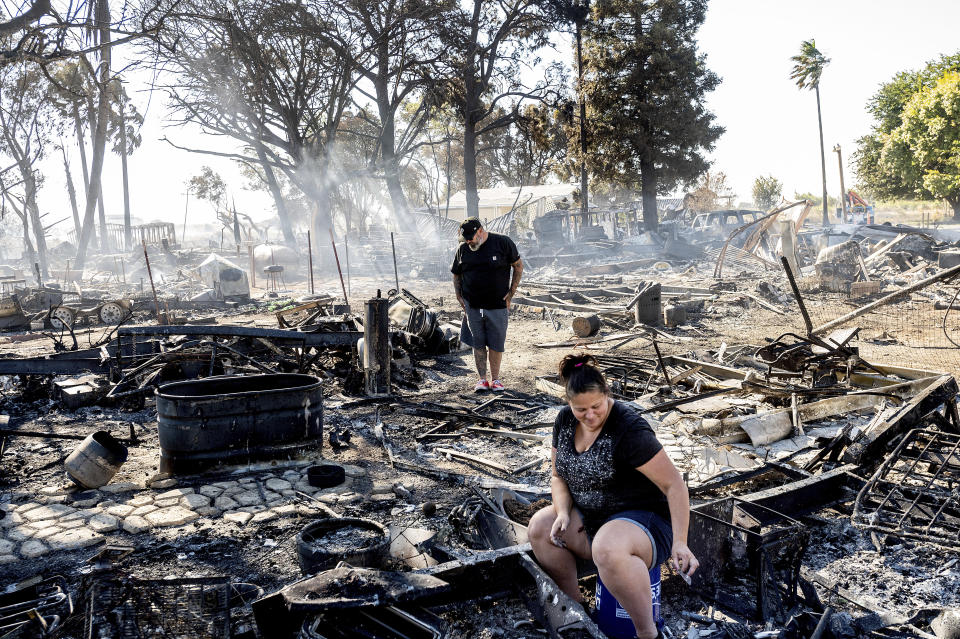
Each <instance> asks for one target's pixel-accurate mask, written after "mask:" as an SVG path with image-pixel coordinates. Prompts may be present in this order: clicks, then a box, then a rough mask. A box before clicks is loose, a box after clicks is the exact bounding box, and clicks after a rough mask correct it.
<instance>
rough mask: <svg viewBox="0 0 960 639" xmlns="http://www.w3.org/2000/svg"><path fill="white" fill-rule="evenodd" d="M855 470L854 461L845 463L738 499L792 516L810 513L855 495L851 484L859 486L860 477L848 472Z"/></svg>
mask: <svg viewBox="0 0 960 639" xmlns="http://www.w3.org/2000/svg"><path fill="white" fill-rule="evenodd" d="M856 469H857V466H856V465H855V464H846V465H844V466H840V467H839V468H834V469H833V470H830V471H827V472H824V473H820V474H819V475H815V476H813V477H807V478H804V479H799V480H797V481H793V482H790V483H789V484H785V485H783V486H776V487H774V488H768V489H766V490H760V491H757V492H755V493H750V494H748V495H743V496H742V497H741V498H740V499H742V500H744V501H749V502H751V503H754V504H760V505H761V506H765V507H766V508H769V509H770V510H775V511H777V512H781V513H790V514H791V515H793V516H796V515H798V514H805V513H810V512H814V511H816V510H819V509H821V508H823V507H825V506H829V505H830V504H835V503H837V502H840V501H845V500H847V499H852V498H853V497H855V496H856V492H855V491H853V488H852V486H851V484H857V489H859V488H860V486H859V484H860V483H861V482H860V480H858V479H857V478H856V477H855V476H854V475H851V473H852V472H853V471H855V470H856Z"/></svg>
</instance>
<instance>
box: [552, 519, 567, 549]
mask: <svg viewBox="0 0 960 639" xmlns="http://www.w3.org/2000/svg"><path fill="white" fill-rule="evenodd" d="M569 526H570V513H560V514H558V515H557V518H556V519H554V520H553V527H552V528H550V541H551V543H553V545H554V546H556V547H558V548H566V547H567V542H565V541H564V540H563V534H564V533H565V532H567V528H568V527H569Z"/></svg>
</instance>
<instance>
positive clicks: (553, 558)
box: [527, 506, 590, 602]
mask: <svg viewBox="0 0 960 639" xmlns="http://www.w3.org/2000/svg"><path fill="white" fill-rule="evenodd" d="M556 518H557V511H556V510H554V508H553V506H547V507H545V508H541V509H540V510H538V511H537V512H536V514H534V516H533V517H532V518H531V519H530V525H529V526H528V527H527V535H528V537H529V538H530V545H531V546H532V547H533V554H534V556H535V557H536V558H537V561H538V562H539V563H540V565H541V566H543V569H544V570H546V571H547V574H549V575H550V576H551V577H553V580H554V581H556V582H557V585H558V586H560V590H562V591H563V592H565V593H567V594H568V595H570V596H571V597H572V598H573V599H574V601H579V602H582V601H583V597H582V596H581V595H580V586H579V584H578V582H577V557H580V558H582V559H589V558H590V540H589V539H588V538H587V533H586V532H584V528H583V519H582V518H581V517H580V513H578V512H577V510H576V509H574V510H573V512H571V513H570V527H569V528H567V531H566V533H564V536H563V540H564V542H566V548H560V547H559V546H556V545H554V543H553V542H552V541H550V529H551V528H552V527H553V521H554V520H555V519H556Z"/></svg>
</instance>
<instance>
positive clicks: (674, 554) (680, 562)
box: [670, 541, 700, 583]
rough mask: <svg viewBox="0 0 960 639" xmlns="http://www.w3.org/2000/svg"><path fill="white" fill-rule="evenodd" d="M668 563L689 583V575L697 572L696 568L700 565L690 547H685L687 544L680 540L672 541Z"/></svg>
mask: <svg viewBox="0 0 960 639" xmlns="http://www.w3.org/2000/svg"><path fill="white" fill-rule="evenodd" d="M670 565H672V566H673V567H674V569H675V570H676V571H677V572H678V573H680V575H681V576H682V577H683V578H684V581H686V582H687V583H690V581H689V579H690V575H692V574H693V573H695V572H697V568H699V567H700V562H699V561H697V558H696V557H694V556H693V553H692V552H690V549H689V548H687V544H685V543H683V542H682V541H675V542H674V543H673V549H672V550H671V551H670Z"/></svg>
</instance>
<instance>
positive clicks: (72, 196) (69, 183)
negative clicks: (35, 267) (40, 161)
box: [60, 147, 80, 241]
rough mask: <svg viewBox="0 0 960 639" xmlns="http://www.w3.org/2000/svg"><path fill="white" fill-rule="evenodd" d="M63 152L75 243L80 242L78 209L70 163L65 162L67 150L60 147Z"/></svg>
mask: <svg viewBox="0 0 960 639" xmlns="http://www.w3.org/2000/svg"><path fill="white" fill-rule="evenodd" d="M60 150H61V151H62V152H63V172H64V174H65V175H66V178H67V195H68V196H69V197H70V208H71V209H72V210H73V229H74V232H75V233H76V238H77V241H80V209H78V208H77V189H76V188H74V186H73V175H72V174H71V173H70V163H69V162H67V150H66V149H65V148H63V147H60Z"/></svg>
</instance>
